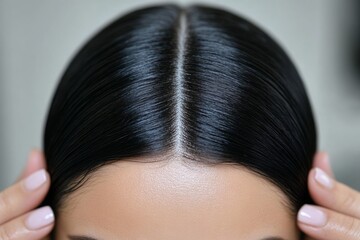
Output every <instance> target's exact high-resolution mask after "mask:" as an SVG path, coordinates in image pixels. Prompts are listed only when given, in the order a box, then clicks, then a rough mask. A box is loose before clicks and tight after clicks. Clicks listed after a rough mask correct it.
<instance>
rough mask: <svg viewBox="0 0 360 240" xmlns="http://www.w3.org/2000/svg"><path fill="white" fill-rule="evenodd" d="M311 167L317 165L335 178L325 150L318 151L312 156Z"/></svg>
mask: <svg viewBox="0 0 360 240" xmlns="http://www.w3.org/2000/svg"><path fill="white" fill-rule="evenodd" d="M313 167H318V168H321V169H322V170H324V171H325V172H326V173H327V174H329V175H330V176H331V177H333V178H335V175H334V172H333V170H332V168H331V164H330V160H329V154H328V153H327V152H325V151H318V152H316V154H315V156H314V161H313Z"/></svg>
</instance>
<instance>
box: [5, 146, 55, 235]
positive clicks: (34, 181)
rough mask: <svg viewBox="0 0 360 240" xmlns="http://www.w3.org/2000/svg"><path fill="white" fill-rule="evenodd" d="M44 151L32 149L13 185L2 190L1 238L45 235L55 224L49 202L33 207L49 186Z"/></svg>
mask: <svg viewBox="0 0 360 240" xmlns="http://www.w3.org/2000/svg"><path fill="white" fill-rule="evenodd" d="M45 169H46V164H45V159H44V155H43V153H42V151H40V150H38V149H33V150H32V151H31V153H30V154H29V158H28V161H27V166H26V168H25V169H24V171H23V173H22V174H21V176H20V177H19V179H18V180H17V181H16V183H14V184H13V185H12V186H10V187H8V188H6V189H5V190H3V191H2V192H0V240H40V239H46V238H47V237H48V235H49V233H50V232H51V230H52V228H53V227H54V214H53V211H52V210H51V208H50V207H49V206H44V207H40V208H37V209H35V210H34V208H36V207H37V206H38V205H39V204H40V203H41V202H42V201H43V200H44V198H45V196H46V194H47V192H48V190H49V187H50V176H49V174H48V173H47V171H46V170H45Z"/></svg>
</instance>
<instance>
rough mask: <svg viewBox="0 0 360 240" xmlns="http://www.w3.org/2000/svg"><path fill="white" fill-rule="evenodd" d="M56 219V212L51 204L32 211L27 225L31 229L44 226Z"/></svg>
mask: <svg viewBox="0 0 360 240" xmlns="http://www.w3.org/2000/svg"><path fill="white" fill-rule="evenodd" d="M53 221H54V213H53V211H52V210H51V208H50V207H49V206H45V207H41V208H39V209H36V210H35V211H33V212H32V213H30V215H29V217H28V218H27V219H26V222H25V225H26V227H27V228H28V229H30V230H36V229H40V228H43V227H45V226H47V225H49V224H50V223H52V222H53Z"/></svg>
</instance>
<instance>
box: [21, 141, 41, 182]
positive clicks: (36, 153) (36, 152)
mask: <svg viewBox="0 0 360 240" xmlns="http://www.w3.org/2000/svg"><path fill="white" fill-rule="evenodd" d="M42 168H46V162H45V157H44V154H43V153H42V151H41V150H40V149H38V148H33V149H31V151H30V153H29V154H28V158H27V161H26V166H25V168H24V169H23V170H22V172H21V174H20V176H19V177H18V178H17V180H16V182H18V181H20V180H21V179H23V178H25V177H27V176H29V175H30V174H31V173H33V172H35V171H37V170H39V169H42Z"/></svg>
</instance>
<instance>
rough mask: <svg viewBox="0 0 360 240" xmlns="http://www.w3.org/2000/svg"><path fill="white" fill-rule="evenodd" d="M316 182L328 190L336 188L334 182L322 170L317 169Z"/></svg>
mask: <svg viewBox="0 0 360 240" xmlns="http://www.w3.org/2000/svg"><path fill="white" fill-rule="evenodd" d="M315 180H316V181H317V182H318V183H320V184H321V185H322V186H324V187H325V188H327V189H332V187H333V186H334V182H333V180H332V179H331V178H330V177H329V176H328V175H327V174H326V173H325V172H324V171H323V170H322V169H320V168H315Z"/></svg>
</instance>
